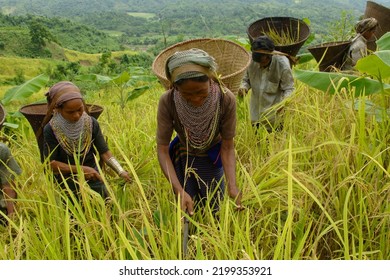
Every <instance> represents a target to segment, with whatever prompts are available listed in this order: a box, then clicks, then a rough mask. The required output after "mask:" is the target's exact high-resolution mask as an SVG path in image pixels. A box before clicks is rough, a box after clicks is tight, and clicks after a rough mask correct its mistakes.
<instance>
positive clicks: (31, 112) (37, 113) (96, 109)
mask: <svg viewBox="0 0 390 280" xmlns="http://www.w3.org/2000/svg"><path fill="white" fill-rule="evenodd" d="M87 107H88V110H89V114H90V115H91V116H93V117H94V118H95V119H97V118H99V116H100V114H101V113H102V112H103V107H101V106H98V105H92V104H87ZM19 112H21V113H22V114H23V116H24V117H25V118H26V119H27V120H28V122H29V123H30V125H31V127H32V129H33V131H34V134H35V137H38V136H37V132H38V130H39V128H40V127H41V124H42V122H43V119H44V118H45V116H46V112H47V103H41V104H29V105H25V106H23V107H21V108H20V109H19ZM37 143H38V147H39V151H40V153H41V159H43V157H42V150H43V149H42V148H43V135H41V136H40V137H39V138H37Z"/></svg>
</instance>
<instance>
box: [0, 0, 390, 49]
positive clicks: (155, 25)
mask: <svg viewBox="0 0 390 280" xmlns="http://www.w3.org/2000/svg"><path fill="white" fill-rule="evenodd" d="M375 2H376V3H379V4H383V5H385V6H390V0H376V1H375ZM365 7H366V0H321V1H319V0H279V1H272V0H104V1H102V0H88V1H80V0H0V12H1V13H0V52H1V46H5V48H6V46H7V44H8V46H10V43H12V42H10V40H11V39H10V38H11V37H12V40H13V41H15V43H16V44H17V42H16V41H17V40H23V36H24V37H25V35H23V34H27V33H28V32H29V31H28V30H30V34H31V29H32V27H31V26H33V27H34V25H33V24H35V27H36V26H38V27H39V28H40V30H41V31H42V30H46V29H47V30H48V32H49V33H50V36H49V37H51V38H54V39H50V40H55V41H57V42H58V43H59V44H60V45H61V46H63V47H66V48H70V49H74V50H80V51H85V52H100V51H102V50H104V49H108V50H118V49H121V48H122V49H123V48H128V47H130V48H134V47H135V46H141V48H142V49H146V48H147V47H150V46H153V47H155V48H156V49H155V50H154V52H156V51H158V48H161V47H163V46H161V44H162V41H163V39H164V40H165V39H167V40H168V43H172V42H173V41H180V40H183V39H185V38H188V37H221V36H231V35H232V36H237V37H246V29H247V27H248V26H249V24H250V23H252V22H254V21H255V20H258V19H260V18H263V17H271V16H291V17H295V18H301V19H303V18H307V19H308V20H309V21H310V29H311V32H312V34H315V35H316V40H318V41H323V40H327V39H329V38H331V39H341V38H338V37H337V36H338V35H339V34H340V33H345V32H349V31H350V30H351V28H350V27H351V26H352V25H353V24H354V22H356V20H357V19H358V18H359V17H360V16H362V15H363V14H364V11H365ZM33 16H34V17H36V18H34V17H33ZM101 31H104V33H102V32H101ZM10 32H12V36H9V34H10ZM45 32H46V31H45ZM40 33H41V34H42V32H40ZM75 34H77V35H78V36H76V37H75V36H74V35H75ZM16 35H18V36H19V37H20V38H21V39H18V38H19V37H18V38H17V37H15V36H16ZM51 35H52V36H51ZM163 37H164V38H163ZM162 38H163V39H162ZM158 44H160V45H158ZM8 49H12V48H8Z"/></svg>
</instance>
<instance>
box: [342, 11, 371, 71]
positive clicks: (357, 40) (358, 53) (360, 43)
mask: <svg viewBox="0 0 390 280" xmlns="http://www.w3.org/2000/svg"><path fill="white" fill-rule="evenodd" d="M377 27H378V21H377V20H376V19H375V18H372V17H371V18H365V19H363V20H361V21H359V22H358V23H357V24H356V26H355V30H356V33H357V35H356V36H355V37H354V38H353V39H352V42H351V45H350V47H349V49H348V54H347V56H346V59H345V63H344V65H343V66H342V70H343V71H353V70H354V67H355V65H356V63H357V61H358V60H359V59H361V58H363V57H365V56H367V54H368V51H367V41H368V40H370V39H371V38H372V37H373V36H374V34H375V30H376V28H377Z"/></svg>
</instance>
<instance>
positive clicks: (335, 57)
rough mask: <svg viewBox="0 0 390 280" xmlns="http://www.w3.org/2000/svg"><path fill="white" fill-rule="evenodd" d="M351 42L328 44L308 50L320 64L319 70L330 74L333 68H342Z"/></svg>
mask: <svg viewBox="0 0 390 280" xmlns="http://www.w3.org/2000/svg"><path fill="white" fill-rule="evenodd" d="M350 45H351V41H338V42H328V43H323V44H319V45H315V46H312V47H309V48H307V49H308V50H309V52H310V53H311V54H312V55H313V56H314V58H315V60H316V61H317V62H318V63H319V64H320V65H319V69H320V71H323V72H329V71H331V70H332V68H333V67H335V68H341V67H342V66H343V63H344V59H345V56H346V55H347V52H348V49H349V46H350Z"/></svg>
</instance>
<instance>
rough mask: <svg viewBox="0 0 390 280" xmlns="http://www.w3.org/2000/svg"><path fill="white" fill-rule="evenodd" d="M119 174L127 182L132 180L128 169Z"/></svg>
mask: <svg viewBox="0 0 390 280" xmlns="http://www.w3.org/2000/svg"><path fill="white" fill-rule="evenodd" d="M119 176H120V177H122V178H123V179H124V180H125V181H126V182H127V183H130V182H131V181H132V180H131V177H130V175H129V173H128V172H127V171H124V172H122V173H121V174H119Z"/></svg>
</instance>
